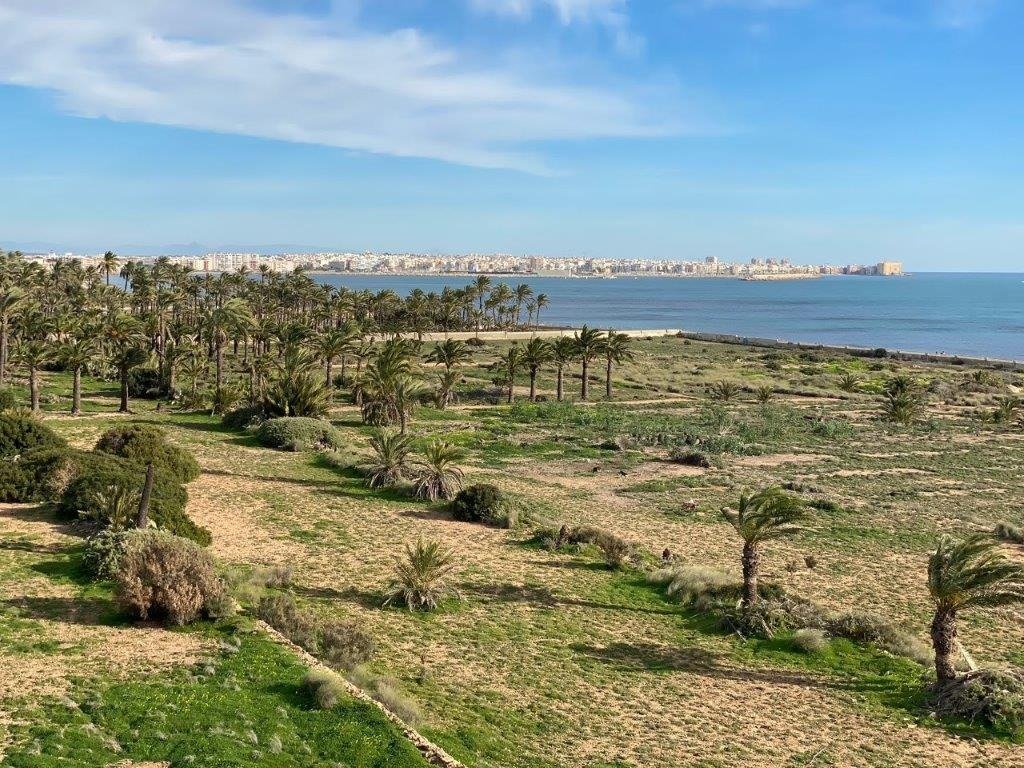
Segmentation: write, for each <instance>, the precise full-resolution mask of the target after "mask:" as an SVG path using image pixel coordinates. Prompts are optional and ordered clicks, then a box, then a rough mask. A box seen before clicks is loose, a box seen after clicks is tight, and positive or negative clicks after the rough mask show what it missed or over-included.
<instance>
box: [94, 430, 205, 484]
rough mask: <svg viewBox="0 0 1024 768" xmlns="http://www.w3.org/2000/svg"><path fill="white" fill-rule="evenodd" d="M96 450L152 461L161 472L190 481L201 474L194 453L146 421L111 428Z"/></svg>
mask: <svg viewBox="0 0 1024 768" xmlns="http://www.w3.org/2000/svg"><path fill="white" fill-rule="evenodd" d="M96 450H97V451H99V452H100V453H109V454H112V455H114V456H120V457H121V458H124V459H128V460H129V461H134V462H135V463H137V464H141V465H146V464H149V463H152V464H153V467H154V469H155V470H156V472H157V474H158V475H165V476H166V475H170V476H171V477H173V478H174V479H176V480H177V481H178V482H181V483H187V482H189V481H191V480H195V479H196V478H197V477H199V472H200V470H199V464H198V463H197V462H196V460H195V458H193V456H192V454H191V453H189V452H188V451H186V450H185V449H184V448H179V447H178V446H176V445H173V444H171V443H169V442H167V433H166V432H165V431H164V430H162V429H160V428H159V427H154V426H150V425H147V424H126V425H122V426H117V427H113V428H112V429H108V430H107V431H106V432H104V433H103V435H102V436H101V437H100V439H99V441H97V443H96Z"/></svg>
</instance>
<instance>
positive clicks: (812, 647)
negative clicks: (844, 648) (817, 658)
mask: <svg viewBox="0 0 1024 768" xmlns="http://www.w3.org/2000/svg"><path fill="white" fill-rule="evenodd" d="M793 645H795V646H796V647H797V648H799V649H800V650H801V651H803V652H804V653H821V652H822V651H823V650H825V648H827V647H828V637H827V636H826V635H825V633H824V632H822V631H821V630H820V629H811V628H810V627H804V628H803V629H798V630H797V631H796V632H794V633H793Z"/></svg>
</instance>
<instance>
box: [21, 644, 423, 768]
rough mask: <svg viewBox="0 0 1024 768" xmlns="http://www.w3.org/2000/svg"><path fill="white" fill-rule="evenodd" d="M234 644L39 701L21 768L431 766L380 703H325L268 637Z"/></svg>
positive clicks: (24, 731)
mask: <svg viewBox="0 0 1024 768" xmlns="http://www.w3.org/2000/svg"><path fill="white" fill-rule="evenodd" d="M210 631H213V632H215V633H216V635H217V636H218V637H219V638H220V639H222V640H225V641H226V640H227V639H228V638H229V637H236V638H238V641H239V645H238V647H237V650H235V649H234V646H233V645H231V644H229V643H227V642H225V648H226V649H231V650H230V651H227V650H226V651H225V652H223V653H222V655H221V656H220V658H219V659H217V660H215V661H213V662H212V663H210V664H206V665H203V666H201V667H200V668H198V669H196V670H191V669H179V670H176V671H174V672H172V673H169V674H166V675H162V676H159V677H156V678H151V679H146V680H132V681H113V680H83V681H81V682H80V683H79V684H78V685H77V686H76V687H75V688H74V689H73V690H72V691H71V692H70V693H69V694H68V696H67V697H65V698H63V699H60V700H50V701H43V702H40V703H38V704H37V705H36V706H35V707H34V708H33V709H32V710H31V711H29V712H27V713H25V714H28V715H29V716H30V717H31V720H32V725H29V726H27V727H24V726H20V727H19V726H15V727H14V729H13V737H14V739H15V740H16V741H17V742H18V743H20V744H23V745H25V746H24V747H23V748H21V749H18V750H15V751H12V752H11V753H10V754H8V757H7V761H6V763H5V765H9V766H11V767H12V768H49V767H50V766H66V765H75V766H82V768H86V767H88V766H96V768H102V767H103V766H108V765H110V764H111V763H114V762H116V761H119V760H124V759H125V758H126V757H127V758H130V759H132V760H136V761H144V760H152V761H162V760H168V761H170V762H171V763H172V764H173V765H197V766H225V765H239V766H240V765H251V766H268V768H269V767H271V766H272V767H273V768H283V767H285V766H287V767H289V768H291V767H293V766H294V768H300V767H302V768H304V767H306V766H309V768H314V766H315V767H317V768H319V767H320V766H324V765H330V764H343V765H348V766H353V768H355V767H357V766H358V767H360V768H370V767H371V766H380V767H381V768H384V767H385V766H386V767H387V768H391V767H392V766H396V767H398V768H402V767H404V766H409V767H410V768H411V767H412V766H423V765H426V763H425V761H424V760H423V759H422V758H421V757H420V755H419V753H418V752H416V750H415V749H414V748H413V747H412V746H411V745H410V744H409V743H408V742H407V741H406V740H405V739H404V738H403V737H402V736H401V735H400V734H398V733H397V732H396V731H395V730H394V728H393V727H392V726H391V725H390V724H389V723H388V722H387V721H386V720H384V718H383V716H382V715H381V713H380V712H379V711H378V710H377V709H375V708H374V707H373V706H371V705H369V704H366V703H364V702H361V701H357V700H355V699H351V698H348V699H347V700H345V701H343V702H341V703H340V704H339V705H338V706H337V707H335V708H333V709H331V710H330V711H322V710H319V709H317V708H316V707H315V706H314V704H313V702H312V700H311V699H310V696H309V694H308V693H307V692H305V691H304V690H303V688H302V685H301V683H302V677H303V675H304V673H305V669H304V667H303V666H302V665H301V664H299V663H298V662H297V661H296V660H295V659H294V658H293V657H292V656H291V655H290V654H288V653H287V652H286V651H284V650H283V649H281V648H280V647H279V646H277V645H275V644H274V643H272V642H271V641H270V640H267V639H265V638H263V637H261V636H259V635H255V634H243V635H233V636H230V635H229V634H228V633H227V632H224V631H218V630H210Z"/></svg>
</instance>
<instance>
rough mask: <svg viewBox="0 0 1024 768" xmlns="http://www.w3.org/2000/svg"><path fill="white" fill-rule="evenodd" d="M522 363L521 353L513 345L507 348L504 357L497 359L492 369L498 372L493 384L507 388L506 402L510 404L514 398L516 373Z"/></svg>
mask: <svg viewBox="0 0 1024 768" xmlns="http://www.w3.org/2000/svg"><path fill="white" fill-rule="evenodd" d="M522 362H523V353H522V350H520V349H519V347H518V346H516V345H515V344H513V345H512V346H511V347H509V350H508V352H506V353H505V356H504V357H501V358H498V362H496V363H495V364H494V369H495V370H496V371H497V372H498V378H496V379H495V381H494V383H495V384H498V383H502V384H504V385H505V386H507V387H508V401H507V402H509V403H511V402H512V401H513V400H515V397H516V372H517V371H518V370H519V366H520V365H521V364H522Z"/></svg>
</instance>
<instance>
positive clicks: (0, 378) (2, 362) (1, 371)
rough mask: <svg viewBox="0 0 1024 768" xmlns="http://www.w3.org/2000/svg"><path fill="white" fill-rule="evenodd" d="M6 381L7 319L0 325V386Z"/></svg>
mask: <svg viewBox="0 0 1024 768" xmlns="http://www.w3.org/2000/svg"><path fill="white" fill-rule="evenodd" d="M6 381H7V318H6V317H5V318H4V319H3V322H2V323H0V386H3V384H5V383H6Z"/></svg>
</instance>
